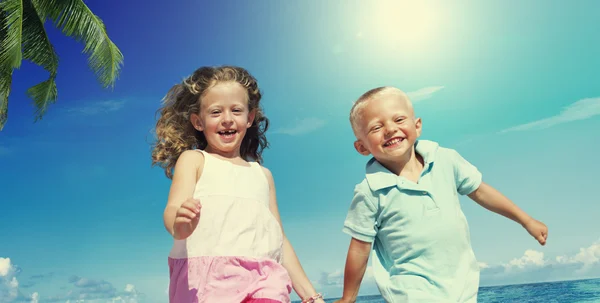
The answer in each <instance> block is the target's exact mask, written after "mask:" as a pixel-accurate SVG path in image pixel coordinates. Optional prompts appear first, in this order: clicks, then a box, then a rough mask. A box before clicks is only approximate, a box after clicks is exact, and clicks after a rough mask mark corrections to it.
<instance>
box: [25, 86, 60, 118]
mask: <svg viewBox="0 0 600 303" xmlns="http://www.w3.org/2000/svg"><path fill="white" fill-rule="evenodd" d="M54 79H55V78H54V77H52V76H51V77H50V79H48V80H46V81H44V82H42V83H39V84H37V85H35V86H33V87H31V88H29V89H28V90H27V95H28V96H29V97H30V98H31V99H33V102H34V104H35V107H36V115H35V121H37V120H39V119H41V118H42V116H43V115H44V113H46V110H47V109H48V106H49V105H50V104H52V103H54V102H56V99H57V97H58V90H57V89H56V81H55V80H54Z"/></svg>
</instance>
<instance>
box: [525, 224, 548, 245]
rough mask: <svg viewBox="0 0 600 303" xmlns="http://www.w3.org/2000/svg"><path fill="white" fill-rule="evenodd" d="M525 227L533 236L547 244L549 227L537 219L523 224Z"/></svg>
mask: <svg viewBox="0 0 600 303" xmlns="http://www.w3.org/2000/svg"><path fill="white" fill-rule="evenodd" d="M523 227H525V229H526V230H527V232H529V234H530V235H531V236H533V237H534V238H535V239H536V240H537V241H538V242H540V244H541V245H546V239H548V227H547V226H546V225H545V224H544V223H542V222H540V221H538V220H535V219H531V220H529V221H527V222H526V223H525V224H523Z"/></svg>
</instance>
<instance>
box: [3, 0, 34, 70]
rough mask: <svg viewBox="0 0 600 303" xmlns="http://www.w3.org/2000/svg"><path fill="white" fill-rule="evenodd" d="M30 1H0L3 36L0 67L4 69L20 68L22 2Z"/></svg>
mask: <svg viewBox="0 0 600 303" xmlns="http://www.w3.org/2000/svg"><path fill="white" fill-rule="evenodd" d="M26 1H30V0H2V1H0V11H1V14H0V18H2V19H3V20H2V28H3V31H4V35H3V37H2V40H0V65H2V66H5V67H6V68H19V67H21V60H22V54H21V41H22V40H21V39H22V37H21V36H22V32H23V2H26Z"/></svg>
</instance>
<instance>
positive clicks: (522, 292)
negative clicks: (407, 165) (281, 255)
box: [326, 279, 600, 303]
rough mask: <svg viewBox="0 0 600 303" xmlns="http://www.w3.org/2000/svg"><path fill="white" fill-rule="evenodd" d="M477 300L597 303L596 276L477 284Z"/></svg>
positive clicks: (377, 299) (367, 302) (368, 299)
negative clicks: (515, 283) (535, 281)
mask: <svg viewBox="0 0 600 303" xmlns="http://www.w3.org/2000/svg"><path fill="white" fill-rule="evenodd" d="M333 301H335V299H327V300H326V302H333ZM356 302H358V303H385V301H384V300H383V298H382V297H381V296H364V297H360V298H359V299H358V300H357V301H356ZM477 302H478V303H505V302H532V303H542V302H543V303H575V302H577V303H579V302H581V303H584V302H585V303H592V302H599V303H600V279H593V280H577V281H560V282H548V283H536V284H520V285H508V286H493V287H481V288H480V289H479V296H478V300H477Z"/></svg>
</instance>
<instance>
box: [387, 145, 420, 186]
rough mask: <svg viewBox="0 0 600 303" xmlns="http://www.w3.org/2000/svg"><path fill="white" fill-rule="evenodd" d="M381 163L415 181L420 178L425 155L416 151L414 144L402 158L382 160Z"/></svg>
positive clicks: (395, 172) (397, 173)
mask: <svg viewBox="0 0 600 303" xmlns="http://www.w3.org/2000/svg"><path fill="white" fill-rule="evenodd" d="M378 161H379V160H378ZM380 163H381V164H382V165H383V166H384V167H385V168H387V169H388V170H389V171H391V172H392V173H394V174H395V175H397V176H403V177H406V178H407V179H409V180H413V181H415V182H416V181H417V180H418V178H419V176H420V175H421V172H422V171H423V167H424V160H423V157H421V155H419V154H418V153H417V152H416V151H415V148H414V146H413V147H412V148H411V150H410V152H407V153H406V154H405V155H403V156H402V158H398V159H397V160H396V161H386V162H381V161H380ZM415 179H416V180H415Z"/></svg>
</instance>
